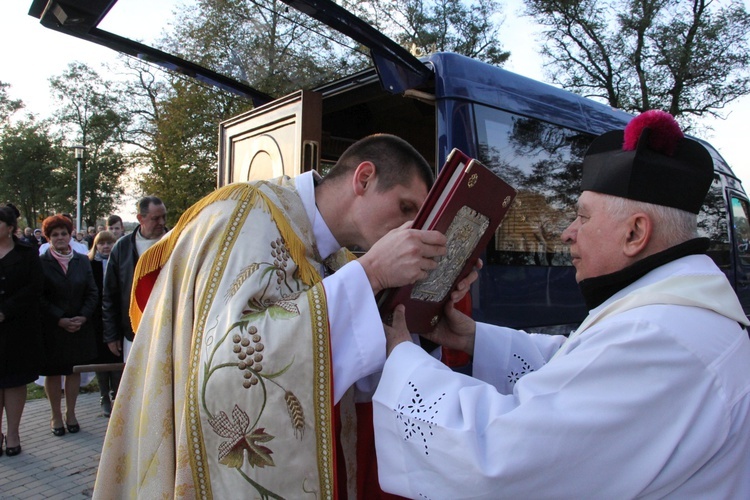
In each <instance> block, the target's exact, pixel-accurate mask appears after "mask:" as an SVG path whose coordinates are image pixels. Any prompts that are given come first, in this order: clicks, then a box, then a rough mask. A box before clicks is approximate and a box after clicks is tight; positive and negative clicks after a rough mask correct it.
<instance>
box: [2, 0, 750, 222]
mask: <svg viewBox="0 0 750 500" xmlns="http://www.w3.org/2000/svg"><path fill="white" fill-rule="evenodd" d="M178 1H179V0H119V2H118V3H117V4H116V5H115V6H114V7H113V9H112V12H111V14H110V15H109V16H108V17H107V18H105V21H106V22H110V24H109V25H107V24H102V25H101V26H100V27H101V28H102V29H106V30H107V31H111V32H113V33H118V34H121V35H128V37H130V38H134V39H139V40H142V41H145V42H147V43H148V42H151V41H152V40H151V37H152V36H155V35H157V34H158V33H159V31H160V28H161V27H162V26H163V25H164V24H165V23H166V20H167V19H169V17H170V13H171V10H172V6H173V5H174V4H175V3H176V2H178ZM744 1H745V6H746V8H748V9H750V0H744ZM31 3H32V1H31V0H0V47H2V49H1V50H0V81H2V82H5V83H9V84H10V85H11V87H10V89H9V90H8V93H9V95H10V96H11V97H12V98H14V99H21V100H23V102H24V103H25V105H26V111H30V112H33V113H34V114H36V115H37V116H40V117H43V116H46V115H47V114H48V112H49V110H51V109H52V108H53V102H52V101H51V99H50V97H49V82H48V80H49V78H50V77H51V76H53V75H59V74H61V73H62V72H63V71H64V70H65V68H66V67H67V66H68V64H69V63H71V62H73V61H82V62H85V63H87V64H89V65H91V66H92V67H94V68H95V69H96V70H97V71H100V68H99V65H100V64H101V63H110V64H116V61H117V53H116V52H115V51H113V50H111V49H107V48H105V47H101V46H98V45H96V44H94V43H90V42H85V41H82V40H78V39H76V38H74V37H72V36H68V35H63V34H61V33H57V32H55V31H52V30H50V29H47V28H44V27H43V26H42V25H41V24H40V23H39V20H38V19H36V18H33V17H31V16H29V15H28V10H29V7H30V6H31ZM502 4H503V5H504V14H505V22H504V24H503V26H502V29H501V37H502V42H503V45H504V48H505V49H506V50H510V52H511V57H510V60H509V61H508V63H507V64H506V65H505V66H504V68H505V69H507V70H510V71H513V72H515V73H519V74H521V75H524V76H527V77H530V78H534V79H536V80H541V81H547V82H548V79H547V78H546V77H545V74H544V70H543V68H542V60H541V57H540V56H539V55H538V54H537V52H536V48H537V47H539V45H540V44H539V43H538V41H539V39H540V30H539V28H538V27H537V26H536V25H534V24H533V23H532V22H531V21H530V20H529V19H527V18H525V17H523V16H521V15H520V9H521V7H522V0H506V1H504V2H502ZM143 12H148V16H143V15H139V14H142V13H143ZM118 18H119V19H122V20H124V21H128V25H127V28H121V27H120V26H118V25H116V24H112V21H111V20H115V19H118ZM133 19H136V21H135V22H129V21H131V20H133ZM102 76H104V77H106V76H107V75H106V74H105V73H102ZM723 114H724V115H725V117H726V119H725V120H717V119H704V120H703V121H702V122H701V124H702V125H704V126H707V127H711V128H713V131H707V132H705V133H701V135H700V137H701V138H703V139H706V140H708V141H709V142H710V143H711V144H712V145H713V146H714V147H715V148H716V149H717V150H718V151H719V153H720V154H721V155H722V156H723V157H724V159H725V160H726V161H727V163H728V164H729V165H730V167H732V169H733V170H734V172H735V174H736V175H737V176H738V177H739V178H740V180H742V181H743V184H744V185H745V186H748V187H746V189H748V190H750V160H748V154H747V153H746V151H745V149H744V146H745V145H746V144H747V142H748V140H749V139H748V132H750V126H748V123H750V96H747V97H744V98H742V99H740V100H738V101H736V102H734V103H732V104H730V105H728V106H727V107H726V109H725V110H724V111H723ZM121 215H123V218H125V219H126V220H135V217H134V214H133V216H132V217H131V216H130V214H128V213H122V214H121Z"/></svg>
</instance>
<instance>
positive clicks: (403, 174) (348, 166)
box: [324, 134, 435, 192]
mask: <svg viewBox="0 0 750 500" xmlns="http://www.w3.org/2000/svg"><path fill="white" fill-rule="evenodd" d="M365 161H369V162H371V163H372V164H373V165H375V172H376V175H377V179H378V191H381V192H382V191H387V190H389V189H391V188H393V187H394V186H397V185H402V186H405V185H407V184H408V183H409V182H411V180H412V179H413V178H414V176H415V175H417V176H419V178H420V179H421V180H422V181H423V182H424V183H425V185H426V186H427V189H429V188H430V187H432V183H433V182H435V176H434V175H433V173H432V167H430V164H429V163H427V160H425V159H424V157H423V156H422V155H421V154H419V152H418V151H417V150H416V149H414V146H412V145H411V144H409V143H408V142H406V141H405V140H403V139H401V138H400V137H397V136H395V135H391V134H374V135H369V136H367V137H365V138H363V139H360V140H359V141H357V142H355V143H354V144H352V145H351V146H349V147H348V148H347V149H346V151H344V153H343V154H342V155H341V157H340V158H339V159H338V161H337V162H336V165H334V166H333V168H332V169H331V170H330V172H328V174H327V175H326V176H325V179H324V181H325V180H328V179H336V178H338V177H343V176H344V175H346V174H347V173H349V172H353V171H354V170H355V169H356V168H357V167H358V166H359V164H360V163H362V162H365Z"/></svg>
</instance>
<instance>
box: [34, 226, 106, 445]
mask: <svg viewBox="0 0 750 500" xmlns="http://www.w3.org/2000/svg"><path fill="white" fill-rule="evenodd" d="M42 231H43V232H44V236H45V237H46V238H47V240H48V241H49V242H50V247H49V248H48V249H47V251H46V252H45V253H44V254H43V255H42V256H41V257H40V260H41V262H42V270H43V271H44V293H43V294H42V297H41V307H42V314H43V319H42V321H43V323H42V324H43V329H42V332H43V334H44V344H45V353H46V356H47V365H46V366H45V368H44V370H42V375H45V376H46V378H45V381H44V390H45V392H46V393H47V399H49V404H50V408H51V410H52V419H51V422H50V425H51V427H52V433H53V434H54V435H56V436H62V435H63V434H65V427H67V428H68V432H71V433H75V432H78V431H79V430H80V426H79V424H78V419H77V418H76V414H75V407H76V399H77V398H78V389H79V385H80V383H81V374H80V373H73V366H75V365H78V364H86V363H89V362H90V361H92V360H93V359H94V358H96V354H97V352H96V340H95V337H94V329H93V327H92V324H91V319H92V318H93V316H94V312H95V310H96V305H97V303H98V298H99V297H98V291H97V287H96V282H95V281H94V274H93V273H92V271H91V264H90V263H89V259H88V258H87V257H86V255H82V254H79V253H76V252H74V251H73V250H72V248H71V247H70V238H71V233H72V231H73V224H72V223H71V221H70V219H68V218H67V217H64V216H62V215H53V216H51V217H47V218H46V219H44V222H43V223H42ZM63 376H64V377H65V421H64V422H63V418H62V410H61V406H60V405H61V399H62V390H61V385H62V380H61V377H63ZM63 424H64V426H63Z"/></svg>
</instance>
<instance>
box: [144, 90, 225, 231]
mask: <svg viewBox="0 0 750 500" xmlns="http://www.w3.org/2000/svg"><path fill="white" fill-rule="evenodd" d="M171 91H172V93H171V95H170V96H169V97H166V98H165V99H163V100H162V101H161V102H159V103H158V105H157V108H158V111H159V112H158V113H157V116H158V117H157V118H156V119H154V121H153V122H152V126H153V130H154V135H153V143H152V144H153V149H152V150H151V151H149V152H148V153H147V154H146V156H145V158H146V159H147V160H148V163H149V164H150V166H151V168H150V170H149V171H148V172H147V173H145V174H144V176H143V177H142V179H141V181H140V186H141V189H142V190H143V192H144V193H147V194H153V195H156V196H159V197H160V198H161V199H162V201H164V203H165V205H166V206H167V209H168V212H167V214H168V219H169V223H170V224H174V222H175V221H176V220H177V219H178V218H179V217H180V215H182V213H183V212H184V211H185V210H186V209H188V208H189V207H190V206H191V205H193V204H194V203H195V202H196V201H198V200H199V199H200V198H202V197H203V196H205V195H206V194H208V193H210V192H211V191H212V190H213V189H215V188H216V168H217V164H218V149H219V147H218V136H219V134H218V129H219V123H220V122H221V121H222V120H224V119H227V118H229V117H231V116H234V115H235V114H237V113H238V112H239V109H238V102H239V101H238V100H237V99H236V98H234V97H232V96H228V95H226V94H224V93H221V92H218V91H216V90H215V89H207V88H205V86H203V85H200V84H199V83H197V82H190V81H184V80H176V81H174V82H172V88H171Z"/></svg>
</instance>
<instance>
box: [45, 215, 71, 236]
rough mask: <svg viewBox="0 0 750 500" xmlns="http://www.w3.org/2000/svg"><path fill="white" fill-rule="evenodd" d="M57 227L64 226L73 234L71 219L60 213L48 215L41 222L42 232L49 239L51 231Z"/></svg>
mask: <svg viewBox="0 0 750 500" xmlns="http://www.w3.org/2000/svg"><path fill="white" fill-rule="evenodd" d="M58 228H65V229H67V230H68V233H70V234H73V221H71V220H70V219H69V218H67V217H65V215H62V214H55V215H50V216H49V217H47V218H46V219H44V222H42V234H44V237H45V238H47V239H49V238H50V235H51V234H52V231H54V230H55V229H58Z"/></svg>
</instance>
